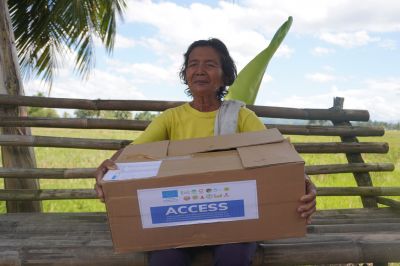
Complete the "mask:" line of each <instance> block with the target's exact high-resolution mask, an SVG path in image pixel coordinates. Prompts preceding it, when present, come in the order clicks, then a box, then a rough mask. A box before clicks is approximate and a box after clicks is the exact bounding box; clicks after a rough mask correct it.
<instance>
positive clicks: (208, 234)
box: [102, 129, 306, 252]
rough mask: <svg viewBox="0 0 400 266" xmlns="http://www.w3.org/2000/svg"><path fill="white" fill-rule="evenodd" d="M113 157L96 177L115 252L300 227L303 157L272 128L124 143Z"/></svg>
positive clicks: (297, 232)
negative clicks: (101, 176)
mask: <svg viewBox="0 0 400 266" xmlns="http://www.w3.org/2000/svg"><path fill="white" fill-rule="evenodd" d="M116 162H117V163H118V165H119V167H120V169H121V170H119V171H109V172H108V173H107V175H106V176H105V178H104V180H103V181H102V182H103V190H104V193H105V199H106V208H107V215H108V221H109V225H110V228H111V234H112V240H113V244H114V249H115V251H116V252H126V251H148V250H157V249H166V248H177V247H191V246H203V245H215V244H223V243H232V242H248V241H261V240H269V239H278V238H287V237H300V236H304V235H305V232H306V223H305V220H304V219H302V218H300V216H299V214H298V213H297V211H296V209H297V207H298V205H299V199H300V197H301V196H302V195H304V193H305V185H304V161H303V160H302V159H301V158H300V156H299V155H298V154H297V152H296V151H295V150H294V148H293V146H292V145H291V144H290V142H289V141H288V140H286V139H284V138H283V136H282V135H281V134H280V132H279V131H278V130H276V129H269V130H265V131H259V132H249V133H241V134H232V135H224V136H215V137H209V138H200V139H190V140H182V141H161V142H154V143H149V144H141V145H130V146H128V147H126V148H125V149H124V151H123V152H122V153H121V154H120V155H119V157H118V159H117V161H116ZM126 163H128V164H126ZM132 163H133V164H132Z"/></svg>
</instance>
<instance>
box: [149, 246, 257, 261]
mask: <svg viewBox="0 0 400 266" xmlns="http://www.w3.org/2000/svg"><path fill="white" fill-rule="evenodd" d="M210 248H211V249H212V250H213V254H214V264H213V265H214V266H249V265H251V262H252V260H253V257H254V255H255V253H256V248H257V244H256V243H255V242H252V243H235V244H225V245H218V246H211V247H210ZM195 252H196V248H179V249H165V250H157V251H152V252H150V259H149V262H150V263H149V265H150V266H169V265H171V266H188V265H190V261H191V257H192V256H193V254H194V253H195Z"/></svg>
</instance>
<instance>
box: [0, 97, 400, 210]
mask: <svg viewBox="0 0 400 266" xmlns="http://www.w3.org/2000/svg"><path fill="white" fill-rule="evenodd" d="M180 104H182V102H164V101H135V100H132V101H129V100H84V99H60V98H43V97H28V96H7V95H1V96H0V107H2V108H8V107H15V106H35V107H52V108H70V109H75V108H79V109H92V110H130V111H163V110H165V109H167V108H170V107H174V106H178V105H180ZM339 105H340V102H339ZM248 108H249V109H251V110H253V111H255V112H256V114H257V115H258V116H260V117H268V118H288V119H301V120H330V121H332V122H333V124H334V125H331V126H317V125H282V124H266V126H267V127H268V128H278V129H279V130H280V131H281V132H282V133H283V134H287V135H309V136H338V137H341V139H342V142H323V143H315V142H314V143H313V142H310V143H294V146H295V148H296V150H297V151H298V152H299V153H315V154H324V153H345V154H346V155H347V157H348V160H349V163H348V164H328V165H307V166H306V172H307V174H309V175H319V174H334V173H353V174H354V175H355V177H356V180H357V182H358V184H359V186H360V187H346V188H344V187H340V188H336V187H321V188H318V195H319V196H345V195H346V196H353V195H357V196H361V197H362V198H363V199H364V201H365V202H364V205H365V206H368V207H370V206H377V205H376V204H377V202H379V203H381V204H386V205H389V206H398V205H399V204H398V203H397V202H396V201H393V200H388V199H384V198H381V197H380V196H392V195H397V196H398V195H400V188H398V187H383V188H379V187H373V186H372V182H371V178H370V176H369V172H374V171H393V169H394V166H393V164H392V163H365V162H364V161H363V160H362V157H361V153H387V152H388V149H389V147H388V144H387V143H385V142H365V143H364V142H361V143H360V142H358V139H357V137H358V136H382V135H383V134H384V129H383V128H381V127H364V126H352V125H351V124H350V121H368V119H369V113H368V111H365V110H343V109H342V108H341V106H339V107H338V106H337V105H335V106H334V107H333V108H328V109H299V108H282V107H269V106H255V105H253V106H248ZM148 124H149V121H138V120H112V119H78V118H37V117H4V116H3V117H1V118H0V127H51V128H81V129H122V130H144V129H145V128H146V127H147V125H148ZM131 142H132V140H110V139H87V138H68V137H48V136H21V135H7V134H6V135H0V145H1V146H33V147H63V148H79V149H98V150H118V149H121V148H123V147H125V146H126V145H128V144H130V143H131ZM356 157H357V158H356ZM94 170H95V169H94V168H76V169H40V168H37V169H19V168H0V177H3V178H5V179H6V180H7V179H19V180H23V179H29V178H39V177H40V178H51V179H70V178H93V177H94ZM95 197H96V195H95V193H94V191H93V190H92V189H55V190H50V189H46V190H34V189H23V190H22V189H2V190H0V200H6V201H29V200H50V199H51V200H55V199H93V198H95Z"/></svg>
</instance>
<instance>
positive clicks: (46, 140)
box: [0, 135, 132, 150]
mask: <svg viewBox="0 0 400 266" xmlns="http://www.w3.org/2000/svg"><path fill="white" fill-rule="evenodd" d="M131 142H132V140H114V139H88V138H67V137H47V136H16V135H2V136H1V135H0V145H3V146H33V147H59V148H77V149H98V150H119V149H121V148H123V147H125V146H127V145H129V144H130V143H131Z"/></svg>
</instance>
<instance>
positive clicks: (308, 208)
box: [297, 175, 317, 224]
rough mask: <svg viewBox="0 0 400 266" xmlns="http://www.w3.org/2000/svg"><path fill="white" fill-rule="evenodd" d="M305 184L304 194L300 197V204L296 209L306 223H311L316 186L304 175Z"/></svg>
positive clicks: (315, 203) (314, 206)
mask: <svg viewBox="0 0 400 266" xmlns="http://www.w3.org/2000/svg"><path fill="white" fill-rule="evenodd" d="M304 177H305V185H306V195H304V196H302V197H301V198H300V202H301V204H300V206H299V207H298V208H297V211H298V212H299V213H300V215H301V217H302V218H305V219H306V220H307V224H310V223H311V216H312V214H313V213H314V212H315V211H316V206H317V202H316V196H317V188H316V187H315V185H314V184H313V183H312V182H311V180H310V178H309V177H308V176H307V175H305V176H304Z"/></svg>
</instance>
